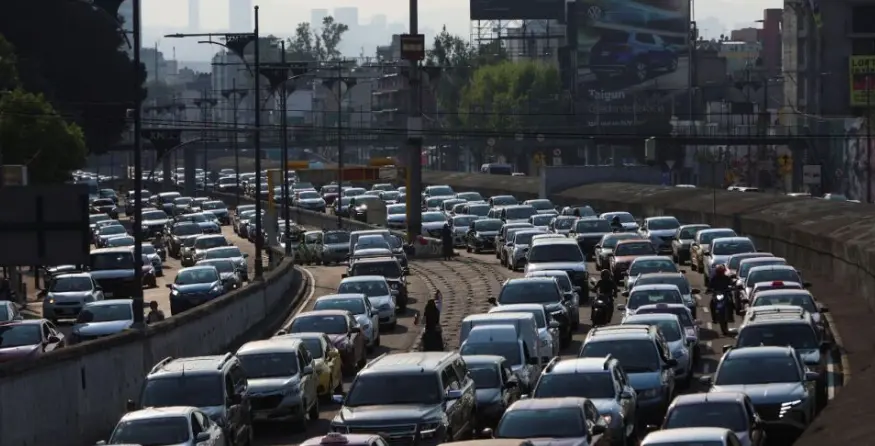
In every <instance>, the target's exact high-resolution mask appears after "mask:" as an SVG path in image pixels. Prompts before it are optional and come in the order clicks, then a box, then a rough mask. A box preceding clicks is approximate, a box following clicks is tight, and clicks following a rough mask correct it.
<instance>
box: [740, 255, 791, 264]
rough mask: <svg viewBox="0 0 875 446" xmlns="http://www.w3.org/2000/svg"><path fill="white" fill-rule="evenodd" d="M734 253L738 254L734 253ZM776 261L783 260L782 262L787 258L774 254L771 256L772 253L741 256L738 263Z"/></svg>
mask: <svg viewBox="0 0 875 446" xmlns="http://www.w3.org/2000/svg"><path fill="white" fill-rule="evenodd" d="M748 254H759V253H758V252H751V253H748ZM735 255H738V254H735ZM776 261H784V262H786V261H787V259H785V258H783V257H776V256H773V255H767V256H758V257H748V258H743V259H741V262H740V263H739V265H741V264H747V263H751V264H753V263H765V262H776Z"/></svg>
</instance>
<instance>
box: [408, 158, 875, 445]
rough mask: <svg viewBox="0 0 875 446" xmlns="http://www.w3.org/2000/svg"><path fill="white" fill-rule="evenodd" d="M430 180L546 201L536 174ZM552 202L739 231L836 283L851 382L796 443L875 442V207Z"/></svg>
mask: <svg viewBox="0 0 875 446" xmlns="http://www.w3.org/2000/svg"><path fill="white" fill-rule="evenodd" d="M423 181H424V182H425V184H426V185H437V184H447V185H449V186H452V187H453V188H454V189H456V190H457V191H466V190H474V191H478V192H480V193H481V194H483V195H484V196H489V195H498V194H513V195H515V196H516V197H517V198H520V199H529V198H538V194H539V186H540V182H539V179H538V178H527V177H503V176H494V175H482V174H480V175H478V174H460V173H445V172H424V173H423ZM547 198H550V199H551V200H553V202H554V203H555V204H557V205H572V204H589V205H591V206H593V207H594V208H595V209H597V210H600V211H612V210H625V211H629V212H632V213H633V214H634V215H636V216H639V217H643V216H655V215H673V216H675V217H677V218H678V219H680V220H681V221H685V222H696V223H699V222H702V223H708V224H711V225H713V226H721V227H732V228H734V229H735V230H736V231H738V232H739V233H742V234H745V235H748V236H750V237H752V238H753V239H754V240H755V242H756V244H757V247H758V248H759V249H761V250H764V251H769V252H772V253H773V254H775V255H776V256H781V257H785V258H787V260H788V261H789V262H790V263H791V264H793V265H795V266H797V267H798V268H800V269H801V270H803V271H805V273H806V274H813V275H816V276H819V277H825V278H826V279H825V280H826V281H827V283H829V284H831V285H832V284H834V285H835V286H834V287H826V288H828V289H822V288H819V289H816V290H814V291H815V293H816V295H817V296H818V298H819V299H821V300H824V301H827V302H828V303H830V304H831V306H830V309H831V316H832V319H833V320H834V321H835V324H836V327H835V328H836V329H837V331H838V332H839V333H840V334H841V335H842V345H841V347H842V349H843V353H844V354H845V355H846V357H847V359H848V363H849V364H846V367H847V368H849V370H844V372H845V374H846V381H847V378H848V377H849V376H848V374H850V375H852V376H853V379H852V380H850V381H847V382H846V383H845V387H844V388H843V389H842V390H841V391H840V393H839V394H838V396H837V397H836V399H834V400H833V401H832V402H831V403H830V404H829V405H828V406H827V408H826V409H825V410H824V412H823V413H822V414H821V415H820V416H819V417H818V419H817V420H816V421H815V423H814V424H813V425H812V426H811V427H810V428H809V430H808V431H807V432H806V434H805V435H804V436H803V437H802V438H801V439H800V440H799V441H798V442H797V443H796V444H797V445H803V446H808V445H812V446H813V445H821V444H830V443H825V442H826V441H833V442H836V441H841V442H843V443H844V444H849V443H850V442H851V441H856V440H861V441H862V440H865V441H871V438H872V436H873V435H875V428H873V426H871V423H858V422H857V421H856V420H857V416H858V415H859V414H861V413H866V411H867V410H870V408H871V403H870V402H871V401H872V400H875V369H873V368H871V367H870V365H871V363H872V362H873V357H875V347H873V345H872V344H873V343H872V339H875V321H873V317H872V312H873V308H875V275H873V272H875V206H871V205H865V204H855V203H845V202H835V201H826V200H816V199H810V198H791V197H786V196H783V195H772V194H754V193H741V192H729V191H724V190H712V189H688V188H673V187H662V186H649V185H637V184H625V183H604V184H595V185H587V186H580V187H576V188H572V189H569V190H566V191H562V192H559V193H555V194H551V195H550V196H549V197H547ZM715 203H716V205H715ZM848 288H849V290H848ZM848 366H849V367H848Z"/></svg>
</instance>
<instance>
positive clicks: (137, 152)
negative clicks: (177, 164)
mask: <svg viewBox="0 0 875 446" xmlns="http://www.w3.org/2000/svg"><path fill="white" fill-rule="evenodd" d="M132 6H133V8H134V13H133V20H132V21H133V23H132V25H133V26H132V28H133V29H132V31H133V32H134V38H133V46H134V48H133V53H134V57H133V59H134V79H136V80H135V81H134V85H132V87H133V94H134V110H133V118H134V215H133V220H134V221H133V226H134V227H133V232H134V283H135V284H136V286H135V287H134V293H133V296H131V300H132V302H131V303H132V305H133V312H134V326H136V327H138V328H140V329H143V328H145V324H144V320H143V311H144V305H143V224H142V221H143V137H142V134H141V133H142V132H143V114H142V112H143V110H142V108H143V98H142V96H141V95H140V88H141V85H140V75H139V74H140V73H139V72H140V49H141V48H140V47H141V46H142V44H141V38H142V36H141V35H140V34H141V31H142V27H143V24H142V23H141V22H142V16H141V11H140V7H141V2H140V0H132Z"/></svg>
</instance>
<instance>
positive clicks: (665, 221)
mask: <svg viewBox="0 0 875 446" xmlns="http://www.w3.org/2000/svg"><path fill="white" fill-rule="evenodd" d="M680 226H681V224H680V222H678V221H677V219H676V218H674V217H666V218H654V219H651V220H649V221H648V222H647V229H649V230H651V231H667V230H674V229H677V228H679V227H680Z"/></svg>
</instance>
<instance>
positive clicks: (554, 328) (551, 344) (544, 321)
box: [489, 304, 560, 358]
mask: <svg viewBox="0 0 875 446" xmlns="http://www.w3.org/2000/svg"><path fill="white" fill-rule="evenodd" d="M489 312H490V313H532V314H533V315H534V316H535V322H536V323H537V324H538V337H539V338H540V339H541V351H545V350H546V351H548V352H550V354H551V358H555V357H557V356H559V349H560V346H559V322H557V321H555V320H553V318H550V317H547V311H546V310H545V309H544V306H543V305H541V304H510V305H499V306H497V307H493V308H492V309H491V310H489Z"/></svg>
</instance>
